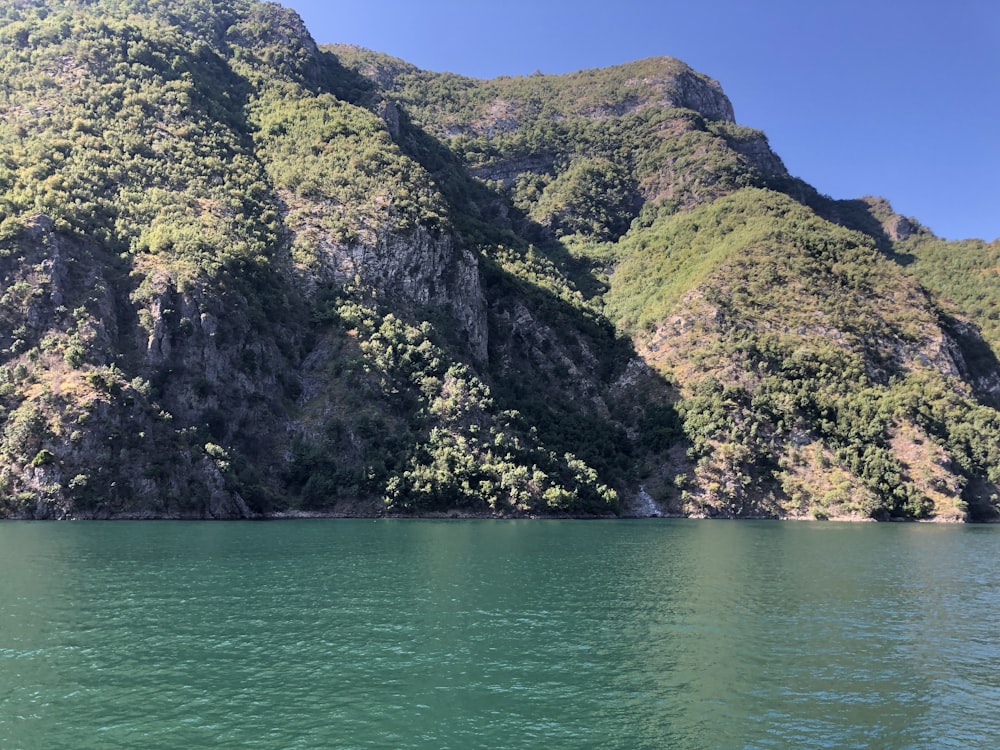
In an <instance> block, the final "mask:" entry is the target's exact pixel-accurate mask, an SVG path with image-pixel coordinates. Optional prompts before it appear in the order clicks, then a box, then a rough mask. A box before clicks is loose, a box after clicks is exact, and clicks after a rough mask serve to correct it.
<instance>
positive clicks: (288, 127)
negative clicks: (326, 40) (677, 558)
mask: <svg viewBox="0 0 1000 750" xmlns="http://www.w3.org/2000/svg"><path fill="white" fill-rule="evenodd" d="M0 18H2V23H0V70H2V76H0V115H2V116H0V416H2V422H3V428H2V436H0V515H6V516H9V517H34V518H67V517H85V518H110V517H185V518H188V517H192V518H207V517H211V518H237V517H255V516H262V515H273V514H281V513H303V512H322V513H343V514H353V515H375V514H382V513H399V514H434V513H443V514H475V515H498V516H527V515H583V516H587V515H598V516H601V515H632V514H649V513H653V512H655V513H660V514H677V515H697V516H736V517H818V518H824V517H831V518H832V517H846V516H853V517H871V518H877V519H887V518H896V517H898V518H936V519H943V520H963V519H965V520H984V519H990V518H994V517H996V516H997V515H998V500H997V498H998V495H1000V487H998V483H1000V412H998V411H997V406H998V400H1000V368H998V365H997V359H996V352H997V351H998V347H1000V324H998V323H997V315H998V314H1000V313H998V310H1000V294H998V292H997V285H996V283H994V282H993V279H994V278H995V276H996V274H997V267H998V261H1000V258H998V256H1000V247H998V246H997V245H996V243H993V244H992V245H986V244H985V243H979V242H964V243H948V242H945V241H943V240H940V239H938V238H936V237H934V236H933V235H932V234H931V233H930V232H928V231H927V230H926V229H924V228H923V227H921V226H920V224H919V222H917V221H916V220H915V219H909V218H905V217H901V216H898V215H896V214H895V213H894V212H893V211H892V209H891V207H890V206H889V205H888V203H887V202H885V201H884V200H881V199H873V198H865V199H859V200H853V201H835V200H832V199H830V198H828V197H826V196H823V195H820V194H819V193H817V192H816V191H815V190H814V189H813V188H811V187H810V186H809V185H807V184H805V183H803V182H802V181H800V180H798V179H796V178H794V177H792V176H791V175H789V174H788V172H787V170H786V169H785V167H784V165H783V164H782V162H781V160H780V158H778V156H777V155H775V154H774V153H773V152H772V151H771V149H770V147H769V146H768V143H767V139H766V137H765V136H764V135H763V134H762V133H761V132H759V131H756V130H751V129H749V128H745V127H742V126H740V125H737V124H736V121H735V117H734V114H733V109H732V106H731V104H730V103H729V101H728V99H727V98H726V97H725V95H724V94H723V92H722V89H721V88H720V86H719V84H718V83H716V82H715V81H712V80H711V79H709V78H707V77H705V76H703V75H701V74H699V73H697V72H695V71H693V70H691V69H690V68H688V67H687V66H686V65H684V64H683V63H681V62H679V61H677V60H673V59H670V58H657V59H651V60H643V61H639V62H635V63H631V64H628V65H622V66H618V67H614V68H608V69H603V70H591V71H582V72H579V73H575V74H571V75H563V76H545V75H534V76H528V77H523V78H499V79H496V80H491V81H481V80H475V79H469V78H463V77H461V76H456V75H453V74H439V73H431V72H427V71H422V70H419V69H418V68H416V67H414V66H412V65H410V64H408V63H406V62H404V61H401V60H398V59H395V58H392V57H388V56H386V55H382V54H379V53H375V52H370V51H367V50H362V49H359V48H355V47H347V46H332V47H322V48H319V47H317V45H316V44H315V43H314V42H313V40H312V39H311V37H310V36H309V34H308V32H307V31H306V29H305V28H304V26H303V24H302V21H301V19H299V17H298V16H297V15H296V14H295V13H294V12H292V11H290V10H287V9H284V8H282V7H281V6H279V5H276V4H271V3H258V2H251V1H250V0H230V1H229V2H225V3H222V2H204V1H200V2H194V0H159V1H158V2H153V0H91V1H89V2H88V1H86V0H77V1H76V2H61V3H55V2H48V1H43V0H36V1H35V2H30V1H29V2H18V3H4V4H2V5H0Z"/></svg>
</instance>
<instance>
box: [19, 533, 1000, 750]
mask: <svg viewBox="0 0 1000 750" xmlns="http://www.w3.org/2000/svg"><path fill="white" fill-rule="evenodd" d="M998 560H1000V527H974V526H972V527H969V526H931V525H874V524H856V525H852V524H836V523H826V524H823V523H778V522H749V521H743V522H727V521H674V520H652V519H651V520H643V521H620V522H619V521H599V522H578V521H566V522H563V521H524V522H519V521H513V522H507V521H387V520H379V521H355V520H350V521H344V520H324V521H294V522H269V523H173V522H164V523H139V522H136V523H28V522H7V523H3V524H0V748H4V749H5V750H11V749H15V748H39V749H44V750H50V749H55V748H74V749H80V750H83V749H85V748H102V749H103V748H455V749H456V750H457V749H462V750H466V749H468V748H692V749H693V748H705V749H706V750H707V749H709V748H712V749H715V748H838V749H839V748H886V749H892V748H984V749H987V748H988V749H989V750H995V748H997V747H1000V636H998V632H997V624H998V622H1000V562H998Z"/></svg>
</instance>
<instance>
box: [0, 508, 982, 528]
mask: <svg viewBox="0 0 1000 750" xmlns="http://www.w3.org/2000/svg"><path fill="white" fill-rule="evenodd" d="M657 519H662V520H690V521H776V522H801V521H808V522H814V523H852V524H853V523H875V524H898V523H904V524H911V523H913V524H944V525H959V526H960V525H970V526H978V525H990V524H997V523H1000V518H994V519H984V520H969V519H967V518H888V519H884V520H879V519H875V518H863V517H861V516H856V515H853V516H852V515H847V516H830V517H828V518H821V519H820V518H815V517H813V516H708V515H701V514H696V515H684V514H678V513H663V514H656V515H637V514H622V515H571V514H553V515H522V516H502V515H496V514H492V513H472V512H468V511H435V512H431V513H364V512H357V511H349V510H336V509H327V510H287V511H273V512H269V513H258V514H254V515H250V516H231V517H212V516H204V515H193V514H192V515H184V514H155V513H142V512H140V513H119V514H95V515H91V516H87V515H80V516H64V517H51V516H50V517H47V518H45V517H42V518H39V517H35V516H10V517H3V518H0V523H2V522H3V521H53V522H58V521H97V522H100V521H111V522H114V521H206V522H212V521H245V522H267V521H309V520H370V521H379V520H438V521H646V520H657Z"/></svg>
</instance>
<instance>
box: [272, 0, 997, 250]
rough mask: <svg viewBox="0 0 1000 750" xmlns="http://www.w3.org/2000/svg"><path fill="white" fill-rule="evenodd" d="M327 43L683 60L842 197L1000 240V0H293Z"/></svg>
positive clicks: (489, 70) (788, 161) (445, 54)
mask: <svg viewBox="0 0 1000 750" xmlns="http://www.w3.org/2000/svg"><path fill="white" fill-rule="evenodd" d="M283 4H284V5H287V6H290V7H292V8H294V9H295V10H297V11H298V12H299V14H300V15H301V16H302V17H303V19H304V20H305V22H306V25H307V26H308V27H309V30H310V31H311V32H312V35H313V37H314V38H315V39H316V41H317V42H320V43H323V42H346V43H349V44H357V45H360V46H362V47H368V48H370V49H374V50H378V51H379V52H385V53H387V54H390V55H394V56H396V57H401V58H403V59H404V60H407V61H408V62H411V63H413V64H414V65H417V66H419V67H421V68H425V69H428V70H435V71H450V72H453V73H459V74H462V75H467V76H473V77H476V78H492V77H495V76H499V75H527V74H530V73H533V72H535V71H541V72H543V73H567V72H571V71H575V70H581V69H584V68H596V67H604V66H607V65H615V64H618V63H623V62H628V61H631V60H639V59H642V58H645V57H653V56H658V55H670V56H673V57H677V58H680V59H681V60H683V61H684V62H686V63H688V64H689V65H690V66H691V67H693V68H695V69H696V70H698V71H701V72H702V73H706V74H707V75H710V76H712V77H713V78H715V79H716V80H718V81H719V83H721V84H722V87H723V90H724V91H725V92H726V94H727V95H728V96H729V98H730V100H731V101H732V102H733V107H734V108H735V110H736V119H737V121H738V122H739V123H740V124H742V125H748V126H750V127H754V128H759V129H761V130H763V131H764V132H765V133H766V134H767V136H768V138H769V139H770V142H771V147H772V148H773V149H774V150H775V151H776V152H777V154H778V155H779V156H780V157H781V158H782V159H783V160H784V162H785V165H786V166H787V167H788V169H789V171H790V172H791V173H792V174H794V175H796V176H798V177H801V178H803V179H804V180H806V181H807V182H809V183H811V184H812V185H814V186H815V187H816V188H817V189H818V190H819V191H820V192H822V193H826V194H827V195H830V196H832V197H834V198H855V197H859V196H862V195H881V196H884V197H886V198H888V199H889V200H890V201H891V202H892V204H893V206H894V208H895V209H896V210H897V211H898V212H900V213H902V214H905V215H907V216H913V217H915V218H916V219H918V220H919V221H920V222H921V223H923V224H924V225H926V226H928V227H930V228H931V229H932V230H933V231H934V232H935V233H937V234H939V235H941V236H942V237H946V238H947V239H962V238H965V237H980V238H983V239H987V240H992V239H995V238H997V237H1000V128H998V125H1000V96H998V94H1000V0H910V1H909V2H904V1H903V0H683V2H674V0H575V1H574V2H570V1H569V0H502V1H501V0H492V1H491V2H476V1H475V0H465V1H462V0H422V1H419V2H414V0H407V1H404V0H283Z"/></svg>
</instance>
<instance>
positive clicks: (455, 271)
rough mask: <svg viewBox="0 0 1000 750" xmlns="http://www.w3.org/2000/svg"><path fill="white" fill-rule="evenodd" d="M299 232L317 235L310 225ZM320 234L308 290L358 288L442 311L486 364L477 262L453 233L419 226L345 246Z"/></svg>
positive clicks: (483, 307) (485, 328) (395, 301)
mask: <svg viewBox="0 0 1000 750" xmlns="http://www.w3.org/2000/svg"><path fill="white" fill-rule="evenodd" d="M299 231H300V232H308V231H313V232H314V235H316V232H315V230H314V229H310V228H309V227H300V228H299ZM316 236H318V239H317V242H316V250H315V251H314V258H315V262H314V263H313V265H311V266H310V267H309V268H308V269H307V270H306V272H305V275H306V276H307V277H308V278H307V279H306V286H307V289H309V290H312V292H313V293H314V292H315V290H316V289H318V288H319V287H323V286H332V287H341V286H343V285H345V284H346V285H360V286H362V287H365V288H370V289H372V290H373V291H374V292H375V293H376V294H377V295H379V296H381V297H383V298H385V299H386V300H389V301H391V302H392V303H393V304H398V303H400V302H403V303H404V304H406V305H409V306H411V307H432V308H437V309H440V310H443V311H445V312H446V313H447V314H448V315H449V316H450V317H451V318H452V319H453V320H454V321H455V324H456V326H457V327H458V330H460V331H461V332H462V333H463V334H464V337H465V339H466V341H467V342H468V345H469V348H470V350H471V352H472V353H473V355H474V356H475V357H476V358H477V359H479V360H480V361H482V360H485V358H486V351H487V347H488V343H489V341H488V326H487V323H486V300H485V297H484V295H483V291H482V285H481V282H480V276H479V261H478V259H477V257H476V255H475V254H474V253H473V252H472V251H471V250H468V249H467V248H463V247H460V246H459V245H457V243H456V242H455V240H454V239H453V237H452V236H451V235H450V234H447V233H441V232H432V231H431V230H429V229H426V228H424V227H418V228H416V229H414V230H412V231H410V232H407V233H400V232H382V233H374V236H373V237H372V240H371V241H367V242H360V241H359V242H355V243H352V244H347V245H345V244H342V243H336V242H332V241H329V240H328V239H326V238H325V237H323V236H322V235H316Z"/></svg>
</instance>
